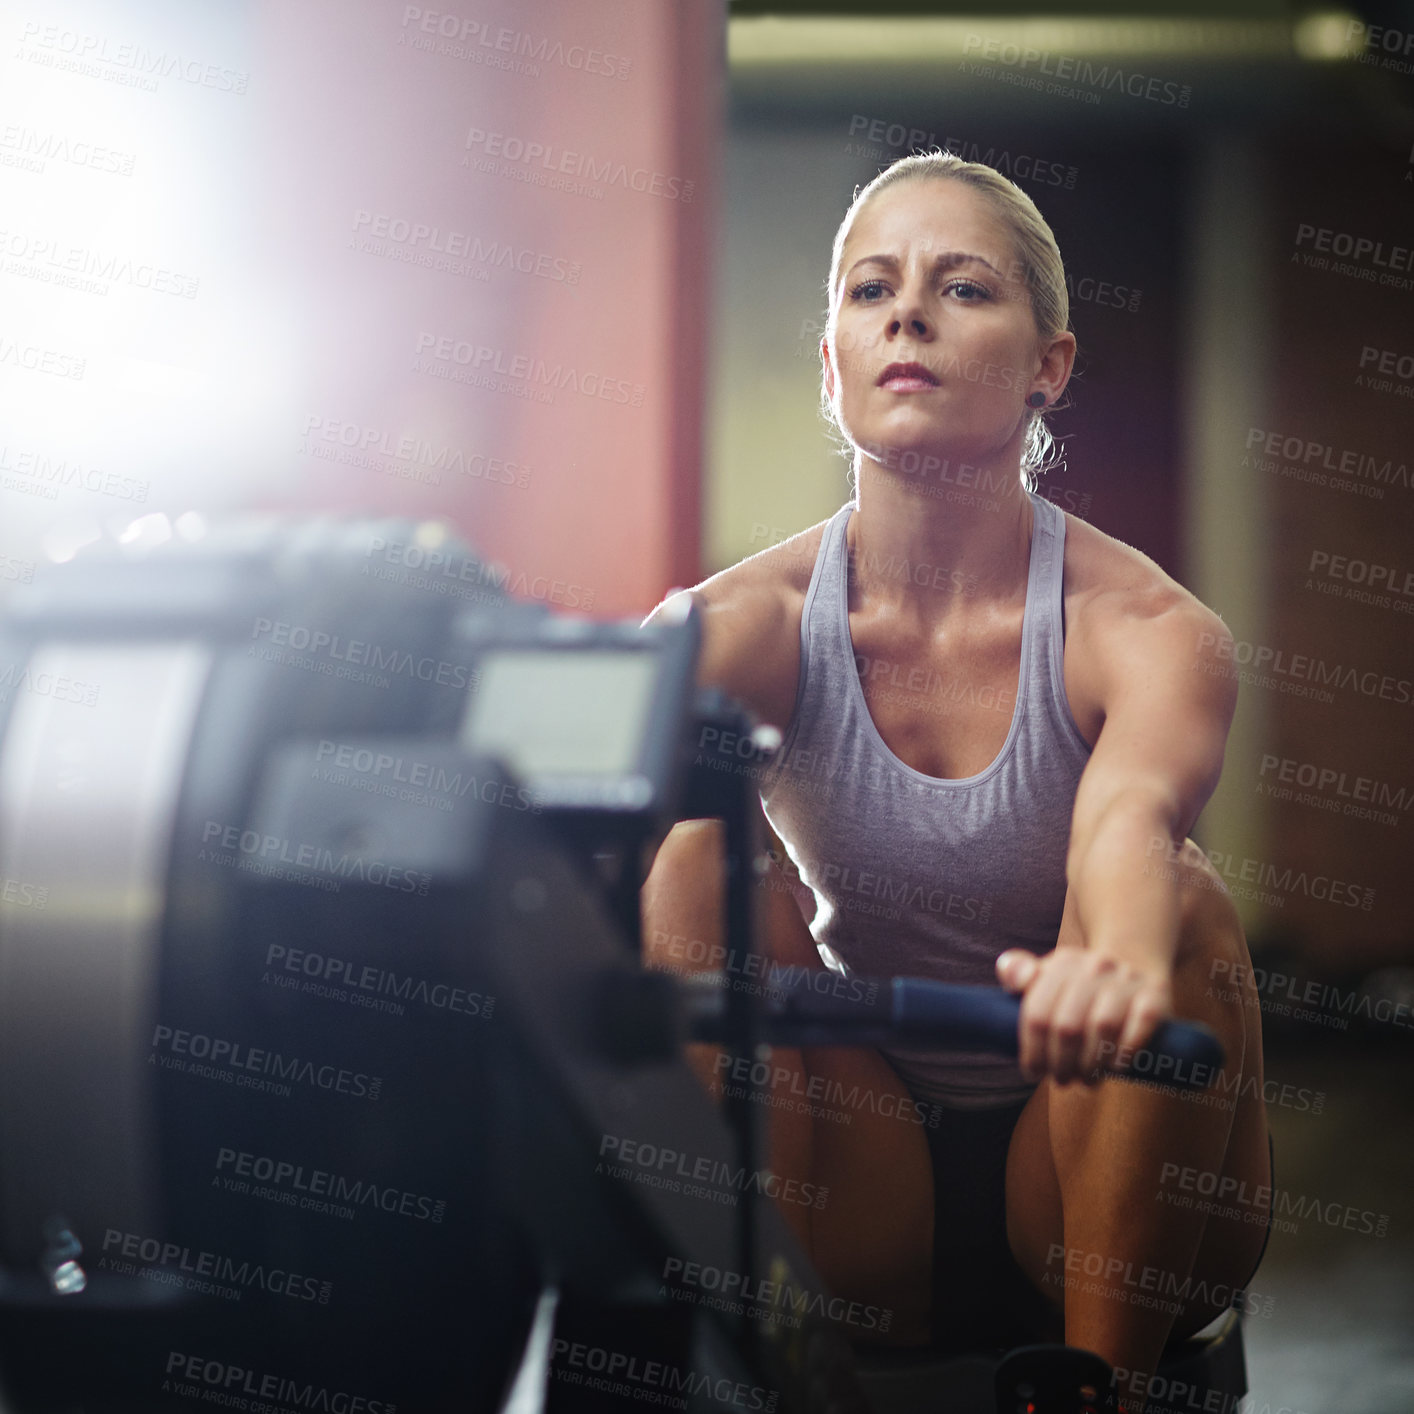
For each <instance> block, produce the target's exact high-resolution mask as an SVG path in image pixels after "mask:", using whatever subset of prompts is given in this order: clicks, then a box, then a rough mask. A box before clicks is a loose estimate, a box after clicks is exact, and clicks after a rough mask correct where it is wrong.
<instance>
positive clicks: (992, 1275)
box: [918, 1100, 1276, 1353]
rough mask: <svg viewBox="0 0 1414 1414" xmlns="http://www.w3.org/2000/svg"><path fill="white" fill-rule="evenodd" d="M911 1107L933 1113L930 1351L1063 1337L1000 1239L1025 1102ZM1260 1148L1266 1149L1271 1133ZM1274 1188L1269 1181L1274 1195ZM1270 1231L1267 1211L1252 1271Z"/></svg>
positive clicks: (1048, 1305)
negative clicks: (1014, 1139) (1010, 1158)
mask: <svg viewBox="0 0 1414 1414" xmlns="http://www.w3.org/2000/svg"><path fill="white" fill-rule="evenodd" d="M918 1103H919V1105H920V1107H922V1108H923V1109H924V1111H925V1112H930V1111H931V1113H932V1114H937V1115H938V1123H937V1126H936V1127H931V1126H928V1125H925V1126H924V1128H923V1133H924V1134H925V1135H926V1136H927V1140H928V1149H929V1153H930V1154H931V1156H932V1160H933V1319H932V1333H931V1334H932V1340H931V1343H932V1345H933V1347H934V1348H935V1349H937V1350H939V1351H946V1352H949V1353H958V1352H963V1351H979V1352H983V1351H1002V1350H1009V1349H1011V1348H1012V1347H1013V1346H1016V1345H1031V1344H1036V1343H1039V1342H1049V1341H1061V1340H1063V1339H1064V1333H1063V1329H1062V1321H1061V1317H1060V1313H1059V1311H1058V1310H1057V1309H1056V1307H1055V1305H1054V1304H1053V1303H1052V1302H1051V1301H1050V1300H1048V1299H1047V1298H1046V1297H1045V1296H1043V1295H1042V1294H1041V1293H1040V1292H1039V1291H1038V1290H1037V1289H1036V1288H1035V1286H1033V1285H1032V1283H1031V1279H1030V1278H1029V1277H1028V1276H1027V1275H1026V1273H1025V1272H1024V1271H1022V1269H1021V1267H1020V1266H1019V1265H1018V1264H1017V1261H1016V1258H1015V1257H1013V1256H1012V1253H1011V1245H1010V1244H1009V1243H1008V1242H1007V1235H1006V1160H1007V1150H1008V1149H1009V1148H1010V1146H1011V1136H1012V1132H1013V1130H1015V1128H1016V1122H1017V1120H1018V1119H1020V1118H1021V1112H1022V1110H1024V1109H1025V1108H1026V1101H1025V1100H1022V1101H1019V1102H1018V1103H1017V1104H1014V1105H1006V1106H1002V1107H997V1108H990V1109H984V1110H956V1109H946V1108H943V1107H942V1106H937V1105H933V1104H932V1103H931V1102H929V1101H925V1100H919V1101H918ZM930 1117H931V1115H930ZM1267 1144H1268V1149H1269V1151H1270V1147H1271V1136H1270V1135H1268V1138H1267ZM1275 1183H1276V1180H1275V1177H1273V1180H1272V1185H1273V1186H1272V1191H1273V1194H1275V1191H1276V1189H1275ZM1271 1230H1272V1214H1271V1211H1270V1209H1269V1210H1268V1213H1267V1229H1266V1234H1265V1236H1264V1237H1263V1239H1262V1250H1261V1252H1260V1253H1259V1254H1258V1256H1257V1261H1256V1263H1254V1264H1253V1268H1252V1271H1253V1273H1255V1272H1256V1270H1257V1268H1258V1267H1259V1266H1260V1265H1261V1263H1262V1258H1263V1257H1264V1256H1265V1255H1266V1251H1267V1240H1268V1239H1269V1238H1270V1237H1271ZM1250 1280H1251V1276H1250V1275H1249V1277H1248V1281H1250ZM1245 1286H1246V1283H1244V1288H1245Z"/></svg>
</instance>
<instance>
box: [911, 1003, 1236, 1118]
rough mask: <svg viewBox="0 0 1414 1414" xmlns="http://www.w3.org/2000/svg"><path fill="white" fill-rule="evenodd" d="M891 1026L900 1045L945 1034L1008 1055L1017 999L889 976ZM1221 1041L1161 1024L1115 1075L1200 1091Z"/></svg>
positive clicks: (1186, 1024) (951, 1043) (1202, 1029)
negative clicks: (908, 1041) (891, 978)
mask: <svg viewBox="0 0 1414 1414" xmlns="http://www.w3.org/2000/svg"><path fill="white" fill-rule="evenodd" d="M890 986H891V991H892V997H891V1001H892V1013H893V1016H892V1026H893V1029H894V1030H895V1032H896V1034H897V1035H898V1038H899V1040H900V1041H902V1040H905V1039H907V1038H916V1039H917V1040H918V1041H920V1042H925V1043H926V1042H927V1041H932V1042H933V1044H935V1045H936V1044H937V1039H936V1038H937V1037H938V1036H939V1035H945V1036H946V1037H947V1045H948V1047H949V1049H958V1050H962V1049H967V1050H978V1051H996V1052H998V1053H1000V1054H1002V1055H1009V1056H1014V1055H1015V1054H1016V1052H1017V1025H1018V1021H1019V1018H1020V1016H1021V997H1020V995H1019V994H1018V993H1016V992H1004V991H1002V990H1001V989H1000V988H998V987H962V986H957V985H954V984H952V983H948V982H930V981H928V980H926V979H924V978H919V977H895V978H894V979H893V980H892V983H891V984H890ZM1223 1060H1224V1052H1223V1045H1222V1042H1221V1041H1219V1040H1218V1038H1217V1037H1216V1036H1215V1035H1214V1034H1213V1033H1212V1032H1211V1031H1210V1030H1209V1029H1208V1028H1207V1027H1206V1026H1200V1025H1198V1024H1196V1023H1195V1022H1191V1021H1161V1022H1160V1023H1159V1025H1158V1026H1157V1028H1156V1029H1155V1031H1154V1034H1153V1036H1152V1037H1150V1040H1149V1044H1148V1045H1147V1046H1146V1047H1145V1048H1144V1049H1143V1050H1141V1051H1136V1052H1135V1053H1134V1055H1133V1056H1132V1057H1131V1058H1130V1059H1129V1061H1128V1063H1127V1065H1126V1066H1125V1067H1124V1069H1123V1070H1122V1071H1116V1072H1115V1073H1116V1074H1123V1075H1127V1076H1131V1077H1133V1078H1134V1079H1137V1080H1155V1081H1159V1082H1161V1083H1162V1084H1165V1085H1177V1086H1179V1087H1181V1088H1183V1089H1187V1090H1206V1089H1207V1088H1208V1086H1209V1085H1211V1084H1212V1083H1213V1081H1214V1080H1215V1079H1217V1075H1218V1072H1219V1071H1220V1070H1221V1069H1222V1065H1223Z"/></svg>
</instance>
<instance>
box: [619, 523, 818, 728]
mask: <svg viewBox="0 0 1414 1414" xmlns="http://www.w3.org/2000/svg"><path fill="white" fill-rule="evenodd" d="M826 524H827V522H825V521H821V522H820V523H819V524H818V525H813V526H811V527H810V528H809V529H808V530H802V531H801V532H799V534H797V535H793V536H791V537H790V539H788V540H783V541H781V543H780V544H778V545H771V546H768V547H767V548H766V549H764V550H760V551H758V552H757V553H756V554H754V555H750V556H748V557H747V558H746V559H744V560H741V561H739V562H738V563H737V564H734V565H731V566H729V567H728V568H727V569H724V570H721V571H719V572H718V573H717V574H714V575H711V576H710V577H709V578H707V579H704V580H703V581H702V582H701V583H700V584H696V585H694V586H693V587H692V588H691V589H685V590H681V591H679V592H680V593H682V594H690V595H692V596H693V598H694V599H695V600H696V601H697V604H698V606H699V608H700V609H701V610H702V656H701V658H700V660H699V662H698V672H697V680H698V682H699V684H700V685H701V686H703V687H720V688H721V689H722V690H723V691H724V692H726V693H728V694H729V695H730V696H732V697H736V698H738V699H739V700H741V701H742V702H744V703H745V704H746V705H747V707H749V708H750V709H751V711H753V712H754V713H755V714H756V715H757V716H758V717H759V718H760V719H761V720H762V721H763V722H769V723H771V724H772V725H774V726H778V727H780V728H782V729H784V728H785V726H786V724H787V723H788V721H789V720H790V715H791V711H792V709H793V707H794V704H795V691H796V682H797V679H798V678H799V675H800V619H801V614H802V612H803V610H804V607H805V595H806V591H807V590H808V589H809V587H810V576H811V573H812V571H813V570H814V567H815V557H816V555H817V554H818V552H819V549H820V538H821V536H822V535H823V533H824V529H825V525H826ZM675 597H677V596H669V598H668V599H665V600H664V601H663V603H664V604H667V603H669V602H671V600H672V599H673V598H675ZM662 607H663V605H659V606H658V608H657V609H654V610H653V613H651V614H649V615H648V617H647V618H646V619H645V620H644V622H645V623H652V622H653V619H654V617H655V616H656V615H657V614H658V612H659V610H660V609H661V608H662Z"/></svg>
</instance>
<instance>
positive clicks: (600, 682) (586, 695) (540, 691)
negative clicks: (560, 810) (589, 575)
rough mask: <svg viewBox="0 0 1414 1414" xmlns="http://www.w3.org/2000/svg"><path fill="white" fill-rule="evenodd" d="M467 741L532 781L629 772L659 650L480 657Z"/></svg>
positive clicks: (539, 651) (467, 722)
mask: <svg viewBox="0 0 1414 1414" xmlns="http://www.w3.org/2000/svg"><path fill="white" fill-rule="evenodd" d="M478 666H479V668H480V673H481V677H480V681H479V682H478V684H477V687H476V690H475V692H474V693H473V694H472V695H471V699H470V701H469V703H468V705H467V711H466V716H465V719H464V720H463V724H462V733H461V742H462V745H463V746H465V747H466V748H467V749H468V750H470V751H478V752H485V753H487V754H489V755H494V756H499V757H501V759H502V760H504V761H505V763H506V765H507V766H509V767H510V769H511V770H512V771H513V772H514V773H515V774H516V775H517V776H518V777H519V778H520V779H521V780H523V781H525V782H526V783H527V784H532V783H534V782H535V781H536V780H537V779H539V778H542V777H548V776H599V777H605V778H612V777H615V776H628V775H630V774H632V773H633V772H634V771H635V769H636V767H637V766H638V762H639V758H640V755H641V753H642V742H643V738H644V734H645V732H646V731H647V727H648V714H649V709H650V708H651V706H652V702H653V688H654V683H655V680H656V677H657V667H658V659H657V655H656V654H654V653H648V652H641V651H633V650H612V649H611V650H607V651H600V650H598V649H596V650H594V651H586V652H576V651H572V650H571V651H565V650H551V649H519V648H517V649H503V650H493V651H491V652H487V653H485V654H483V655H482V657H481V659H480V661H479V664H478Z"/></svg>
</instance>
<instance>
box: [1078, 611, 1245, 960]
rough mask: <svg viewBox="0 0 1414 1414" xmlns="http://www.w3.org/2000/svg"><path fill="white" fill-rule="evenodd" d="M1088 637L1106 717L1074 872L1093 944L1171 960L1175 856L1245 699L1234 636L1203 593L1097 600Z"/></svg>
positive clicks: (1084, 781) (1085, 785)
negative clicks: (1131, 608) (1233, 656)
mask: <svg viewBox="0 0 1414 1414" xmlns="http://www.w3.org/2000/svg"><path fill="white" fill-rule="evenodd" d="M1097 608H1098V612H1097V613H1096V614H1095V616H1094V619H1093V620H1092V622H1091V623H1090V624H1089V625H1087V629H1086V632H1087V635H1088V636H1089V638H1090V640H1091V642H1090V644H1089V645H1087V646H1088V647H1089V648H1090V650H1091V654H1092V661H1094V662H1095V663H1096V664H1097V665H1098V672H1099V675H1100V676H1099V688H1100V694H1101V702H1102V704H1103V707H1104V713H1105V720H1104V724H1103V725H1102V726H1101V728H1100V735H1099V737H1098V739H1097V741H1096V743H1095V749H1094V752H1093V753H1092V755H1091V757H1090V760H1089V762H1088V763H1087V764H1086V767H1085V771H1084V773H1083V774H1082V776H1081V778H1080V786H1079V788H1078V790H1077V791H1076V796H1075V809H1074V812H1073V814H1072V816H1071V827H1070V848H1069V851H1068V854H1067V857H1066V880H1067V883H1068V884H1069V886H1070V888H1071V890H1072V891H1073V893H1074V895H1075V900H1074V902H1075V907H1076V911H1077V918H1078V921H1079V924H1080V928H1081V931H1082V933H1083V934H1084V937H1085V941H1086V946H1087V947H1090V948H1093V949H1095V950H1096V951H1097V952H1101V953H1106V954H1109V955H1111V956H1114V957H1119V958H1124V959H1126V960H1129V961H1134V962H1138V963H1140V964H1149V965H1153V966H1155V967H1162V968H1164V969H1171V968H1172V966H1173V960H1174V952H1175V949H1176V946H1177V942H1178V886H1177V882H1176V880H1177V871H1176V870H1175V869H1173V868H1172V867H1171V866H1172V863H1173V860H1174V858H1175V857H1176V855H1177V851H1178V849H1179V847H1180V846H1181V845H1182V843H1183V841H1184V838H1185V837H1186V836H1187V834H1188V832H1189V830H1190V829H1191V828H1192V826H1193V822H1194V821H1195V820H1196V819H1197V818H1198V814H1199V812H1200V811H1201V810H1202V808H1203V806H1204V805H1206V804H1207V801H1208V798H1209V796H1211V795H1212V793H1213V790H1214V789H1215V788H1216V786H1217V783H1218V777H1219V775H1220V774H1221V771H1222V762H1223V751H1224V748H1225V747H1226V745H1227V734H1228V729H1229V728H1230V727H1231V725H1232V716H1233V710H1234V708H1235V707H1236V702H1237V685H1236V682H1235V680H1234V678H1233V676H1232V672H1231V664H1230V661H1229V660H1228V659H1225V658H1224V657H1223V656H1221V655H1222V650H1223V646H1224V645H1230V643H1231V638H1230V635H1229V634H1228V631H1227V629H1226V628H1225V627H1224V626H1223V623H1222V620H1221V619H1219V618H1218V617H1217V615H1216V614H1213V613H1211V612H1210V611H1209V610H1207V609H1205V608H1203V607H1202V605H1200V604H1197V603H1196V602H1194V601H1192V600H1188V601H1187V602H1182V601H1178V602H1173V603H1170V604H1168V605H1167V606H1163V605H1160V606H1157V607H1156V610H1155V611H1154V612H1152V613H1134V612H1125V611H1124V610H1123V609H1122V608H1121V607H1119V606H1115V607H1112V608H1108V609H1107V608H1106V607H1105V606H1103V605H1101V606H1097Z"/></svg>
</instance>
